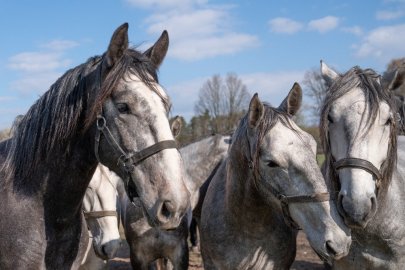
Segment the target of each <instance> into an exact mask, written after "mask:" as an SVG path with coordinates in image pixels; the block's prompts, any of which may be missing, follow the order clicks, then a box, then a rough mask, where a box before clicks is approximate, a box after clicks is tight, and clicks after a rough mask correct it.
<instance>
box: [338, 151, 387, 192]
mask: <svg viewBox="0 0 405 270" xmlns="http://www.w3.org/2000/svg"><path fill="white" fill-rule="evenodd" d="M333 168H334V169H335V171H338V170H340V169H344V168H356V169H362V170H365V171H367V172H369V173H371V174H372V175H373V176H374V178H375V185H376V187H377V189H378V188H379V186H380V182H381V180H382V179H383V176H382V174H381V172H380V170H379V169H377V168H376V167H375V166H374V165H373V163H371V162H370V161H368V160H365V159H361V158H342V159H340V160H338V161H336V162H334V163H333Z"/></svg>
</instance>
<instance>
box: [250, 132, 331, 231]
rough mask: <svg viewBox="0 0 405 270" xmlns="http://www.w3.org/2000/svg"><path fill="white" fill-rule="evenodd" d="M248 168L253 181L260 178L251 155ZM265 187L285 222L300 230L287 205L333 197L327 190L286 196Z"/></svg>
mask: <svg viewBox="0 0 405 270" xmlns="http://www.w3.org/2000/svg"><path fill="white" fill-rule="evenodd" d="M247 143H248V148H249V153H250V155H251V152H250V143H249V139H248V140H247ZM248 162H249V169H251V170H252V173H253V177H254V178H255V179H254V181H256V182H257V180H258V179H260V178H262V176H261V174H260V173H259V171H258V168H257V167H256V166H255V163H254V161H253V159H252V158H251V157H249V158H248ZM267 188H268V189H269V191H270V192H271V193H272V194H273V196H274V197H275V198H276V199H277V200H278V201H279V202H280V205H281V210H282V213H283V219H284V221H285V223H286V224H287V225H288V226H289V227H290V228H292V229H295V230H301V228H300V226H299V225H298V224H297V223H296V222H295V221H294V219H293V218H292V217H291V214H290V210H289V208H288V205H289V204H291V203H311V202H325V201H331V200H333V198H332V197H331V196H330V194H329V192H323V193H315V194H310V195H291V196H287V195H284V194H282V193H281V192H280V191H278V190H277V189H275V188H274V187H273V186H271V185H268V186H267Z"/></svg>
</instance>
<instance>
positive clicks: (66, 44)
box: [41, 39, 79, 51]
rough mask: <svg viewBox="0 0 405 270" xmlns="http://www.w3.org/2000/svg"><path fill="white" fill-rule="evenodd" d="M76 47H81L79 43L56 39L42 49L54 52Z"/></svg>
mask: <svg viewBox="0 0 405 270" xmlns="http://www.w3.org/2000/svg"><path fill="white" fill-rule="evenodd" d="M76 46H79V43H78V42H76V41H73V40H62V39H55V40H52V41H50V42H49V43H46V44H43V45H42V46H41V47H42V48H45V49H50V50H53V51H65V50H68V49H71V48H74V47H76Z"/></svg>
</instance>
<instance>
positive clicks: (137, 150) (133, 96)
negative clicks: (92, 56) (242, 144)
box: [87, 24, 189, 229]
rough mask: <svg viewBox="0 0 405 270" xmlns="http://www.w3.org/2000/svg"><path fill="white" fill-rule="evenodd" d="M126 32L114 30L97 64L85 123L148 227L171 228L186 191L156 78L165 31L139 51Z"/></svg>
mask: <svg viewBox="0 0 405 270" xmlns="http://www.w3.org/2000/svg"><path fill="white" fill-rule="evenodd" d="M127 31H128V24H123V25H122V26H120V27H119V28H118V29H117V30H116V31H115V32H114V34H113V36H112V38H111V42H110V44H109V46H108V50H107V52H106V53H104V55H103V57H102V58H101V60H100V61H101V63H100V64H99V68H98V69H96V71H97V72H99V75H98V79H99V80H100V81H99V86H98V87H99V88H100V89H99V93H98V95H97V96H96V98H95V104H96V106H94V107H93V108H92V110H90V111H89V115H88V118H87V119H88V122H91V121H92V120H95V121H93V123H94V124H93V128H94V130H95V152H96V156H97V158H98V160H99V161H100V162H101V163H102V164H104V165H106V166H107V167H108V168H110V169H112V170H113V171H114V172H116V173H117V174H118V175H119V176H120V177H121V178H122V179H123V180H124V183H125V187H126V190H127V194H128V196H129V197H130V199H131V200H132V199H133V198H134V197H138V196H139V198H140V200H141V202H142V205H143V208H144V210H145V212H146V216H147V217H148V220H149V222H150V223H151V225H152V226H158V227H160V228H162V229H170V228H174V227H176V226H178V225H179V223H180V220H181V218H182V216H183V215H184V214H185V212H186V209H187V207H188V206H189V193H188V191H187V188H186V186H185V184H184V178H185V170H184V166H183V163H182V160H181V156H180V154H179V152H178V150H177V146H176V143H175V141H174V138H173V134H172V132H171V129H170V125H169V121H168V113H169V109H170V100H169V98H168V96H167V94H166V93H165V91H164V89H163V88H162V87H161V86H160V85H159V83H158V78H157V69H158V67H159V66H160V65H161V63H162V62H163V59H164V57H165V55H166V52H167V49H168V45H169V38H168V34H167V32H166V31H164V32H163V33H162V35H161V37H160V38H159V39H158V41H157V42H156V43H155V44H154V45H153V46H152V47H151V48H149V49H148V50H147V51H145V52H144V53H140V52H138V51H136V50H134V49H130V48H128V33H127ZM96 86H97V83H96Z"/></svg>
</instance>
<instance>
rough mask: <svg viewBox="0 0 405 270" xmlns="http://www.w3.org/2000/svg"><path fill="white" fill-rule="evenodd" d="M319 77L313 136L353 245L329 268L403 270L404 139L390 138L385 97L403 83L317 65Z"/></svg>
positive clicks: (392, 114)
mask: <svg viewBox="0 0 405 270" xmlns="http://www.w3.org/2000/svg"><path fill="white" fill-rule="evenodd" d="M321 72H322V75H323V77H324V79H325V81H326V82H327V84H328V86H329V90H328V93H327V96H326V99H325V102H324V105H323V108H322V114H321V129H320V131H321V138H322V141H323V146H324V151H325V156H326V160H325V167H324V169H325V171H324V173H325V176H326V180H327V181H328V182H329V183H330V185H331V186H332V187H333V188H334V189H335V190H336V195H337V201H336V203H337V207H338V210H339V212H340V214H341V215H342V216H343V218H344V221H345V223H346V224H347V225H348V226H349V227H350V228H351V231H352V239H353V242H352V245H351V248H350V252H349V255H348V256H346V257H344V258H343V259H341V260H339V261H336V262H334V264H333V267H334V269H348V270H350V269H397V270H399V269H405V226H404V224H405V178H404V175H405V139H404V138H403V137H398V138H397V121H398V119H397V113H396V112H397V108H396V106H395V103H394V101H393V99H392V91H391V90H392V88H393V87H395V85H400V84H402V81H401V80H403V76H397V75H396V74H395V73H394V74H393V76H391V79H390V80H388V81H381V77H380V76H379V75H378V74H377V73H376V72H374V71H373V70H371V69H365V70H363V69H361V68H359V67H353V68H352V69H350V70H349V71H348V72H346V73H345V74H338V73H337V72H336V71H334V70H332V69H331V68H329V67H328V66H327V65H325V64H324V63H323V62H321ZM399 80H400V81H399ZM397 159H398V160H397Z"/></svg>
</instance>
